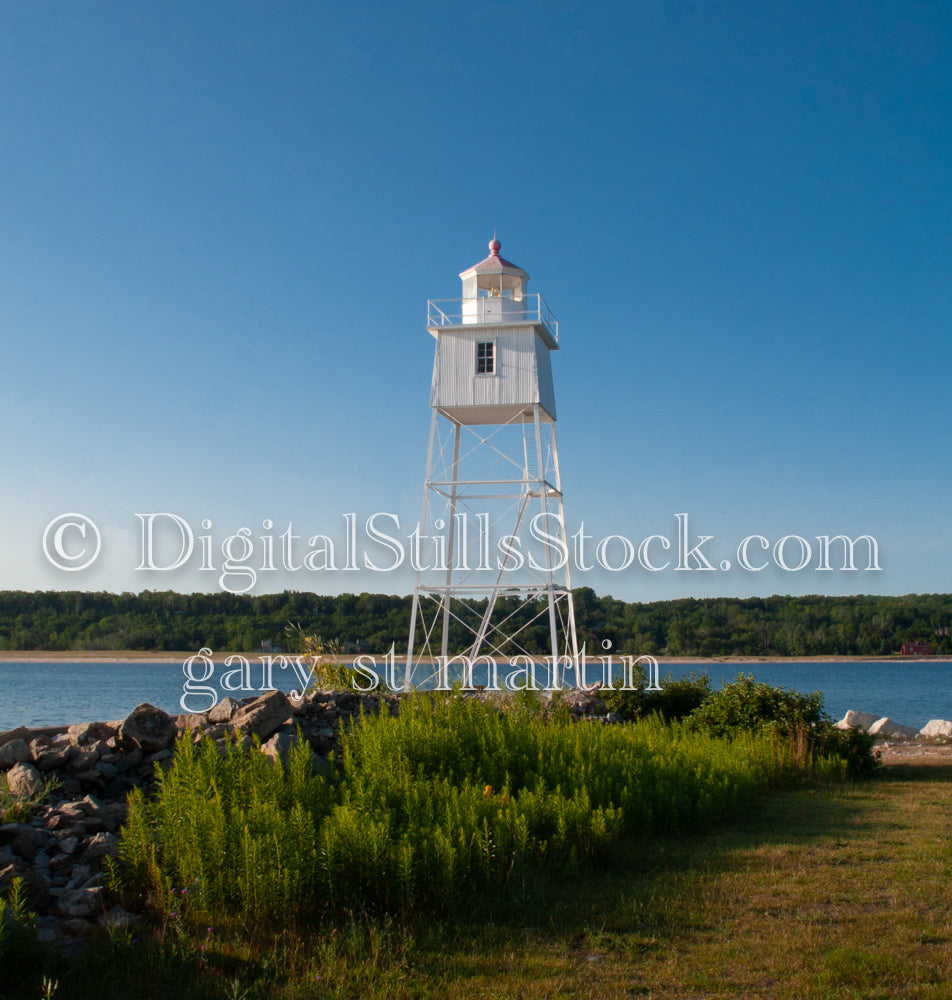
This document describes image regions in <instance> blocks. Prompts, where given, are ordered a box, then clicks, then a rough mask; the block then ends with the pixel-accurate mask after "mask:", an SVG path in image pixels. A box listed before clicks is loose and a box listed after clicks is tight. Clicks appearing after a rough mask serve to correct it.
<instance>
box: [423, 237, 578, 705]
mask: <svg viewBox="0 0 952 1000" xmlns="http://www.w3.org/2000/svg"><path fill="white" fill-rule="evenodd" d="M500 249H501V247H500V243H499V241H498V240H496V239H493V240H492V242H491V243H490V244H489V251H490V252H489V256H488V257H487V258H486V259H485V260H482V261H480V262H479V263H478V264H475V265H474V266H473V267H470V268H468V269H467V270H465V271H463V272H462V273H461V274H460V278H461V279H462V283H463V296H462V298H460V299H448V300H430V302H429V303H428V310H427V330H428V331H429V333H430V334H431V335H432V336H433V337H434V338H435V340H436V356H435V360H434V363H433V385H432V391H431V396H430V405H431V406H432V408H433V419H432V423H431V429H430V445H429V454H428V458H427V473H426V481H425V484H424V496H423V513H422V517H421V520H420V538H419V542H418V544H415V545H414V557H415V559H414V566H415V569H416V581H415V586H414V590H413V605H412V612H411V620H410V635H409V641H408V646H407V663H406V684H407V686H408V687H409V686H419V685H421V684H426V683H427V682H428V680H429V679H430V678H432V677H433V676H435V675H436V672H437V666H438V664H439V661H438V660H437V658H443V659H442V663H443V665H444V666H445V665H446V664H447V658H449V660H450V661H451V662H452V661H453V658H454V657H458V656H461V657H464V658H465V659H466V660H468V661H469V662H476V661H480V660H482V662H484V663H487V664H488V662H489V660H492V661H500V662H509V661H510V660H512V658H513V657H516V656H528V657H530V658H532V661H533V662H544V660H543V658H545V659H548V658H549V657H552V658H553V659H552V660H551V661H550V662H556V661H557V659H561V658H565V657H568V658H570V660H571V662H572V663H576V662H577V656H578V647H577V639H576V633H575V612H574V606H573V603H572V590H571V584H570V579H569V560H568V554H569V549H568V539H567V537H566V528H565V518H564V513H563V507H562V486H561V480H560V477H559V461H558V452H557V449H556V441H555V418H556V410H555V390H554V387H553V383H552V366H551V360H550V359H551V356H552V352H553V351H557V350H558V349H559V338H558V323H557V322H556V319H555V317H554V316H553V315H552V313H551V312H550V311H549V309H548V307H547V306H546V304H545V303H544V302H543V301H542V297H541V296H540V295H530V294H529V293H528V291H527V285H528V282H529V275H528V274H526V272H525V271H524V270H523V269H522V268H521V267H517V266H516V265H515V264H512V263H510V262H509V261H507V260H505V259H504V258H503V257H501V256H500V253H499V251H500ZM434 661H436V664H435V663H434ZM459 662H460V663H462V662H463V661H462V660H460V661H459ZM487 669H488V667H487ZM444 676H445V675H444ZM465 682H466V681H465V679H464V683H465Z"/></svg>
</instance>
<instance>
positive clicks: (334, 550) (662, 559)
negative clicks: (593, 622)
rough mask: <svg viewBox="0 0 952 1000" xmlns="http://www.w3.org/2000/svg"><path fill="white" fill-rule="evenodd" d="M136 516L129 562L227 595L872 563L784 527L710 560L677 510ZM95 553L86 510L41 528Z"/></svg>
mask: <svg viewBox="0 0 952 1000" xmlns="http://www.w3.org/2000/svg"><path fill="white" fill-rule="evenodd" d="M134 517H135V518H136V519H137V522H138V523H137V534H138V549H139V562H138V565H136V566H135V567H134V569H135V570H136V571H138V572H150V573H165V572H170V571H173V570H178V569H183V568H191V569H196V570H197V571H198V572H202V573H215V574H217V577H218V580H217V582H218V585H219V586H220V587H221V588H222V589H223V590H225V591H227V592H229V593H232V594H244V593H248V592H249V591H250V590H252V589H253V588H254V586H255V585H256V584H257V583H258V580H259V576H260V575H261V574H268V573H274V572H278V571H284V572H288V573H297V572H300V571H301V570H305V571H308V572H313V573H329V572H337V571H340V572H345V573H346V572H357V571H361V570H365V571H368V570H369V571H371V572H375V573H390V572H394V571H396V570H399V569H400V568H401V567H403V566H405V565H407V564H409V566H410V567H411V568H412V569H413V570H415V571H416V572H418V573H424V572H445V571H447V570H448V569H451V570H452V571H453V572H462V573H469V572H475V573H500V572H504V573H512V574H515V573H519V572H522V571H531V572H552V571H559V570H562V569H563V568H565V567H570V568H571V570H572V572H583V573H584V572H588V571H590V570H593V569H596V568H598V569H600V570H605V571H607V572H610V573H620V572H624V571H625V570H628V569H631V568H633V567H640V568H641V569H642V570H645V571H646V572H649V573H662V572H665V571H669V570H670V571H673V572H702V573H703V572H717V571H721V572H728V571H729V570H731V569H733V568H734V567H738V568H740V569H741V570H743V571H744V572H746V573H760V572H762V571H763V570H765V569H768V568H769V567H775V568H777V569H780V570H782V571H784V572H787V573H799V572H802V571H804V570H808V569H813V570H814V571H817V572H834V571H840V572H856V571H857V570H858V569H859V568H862V569H863V570H865V571H867V572H878V571H880V570H881V567H880V565H879V543H878V542H877V540H876V539H875V538H874V537H873V536H872V535H869V534H861V535H857V536H855V537H853V536H850V535H845V534H833V535H813V536H811V537H810V538H806V537H805V536H803V535H798V534H785V535H783V536H781V537H780V538H777V539H776V540H771V539H769V538H767V537H766V536H765V535H762V534H757V533H754V534H750V535H747V536H745V537H744V538H742V539H741V540H740V541H739V542H738V543H737V545H736V546H735V545H733V544H732V545H731V547H730V550H729V551H730V555H731V558H718V556H717V555H715V553H714V549H715V548H716V542H715V538H714V536H713V535H701V534H696V535H692V533H691V531H690V527H689V519H688V515H687V514H686V513H682V514H675V515H674V520H675V522H676V525H677V526H676V529H675V531H674V532H672V533H671V534H672V535H673V537H668V535H663V534H658V533H654V534H650V535H647V536H645V537H644V538H642V539H640V540H639V541H637V542H636V541H633V540H632V539H631V538H629V537H627V536H626V535H622V534H610V535H605V536H603V537H601V538H599V539H596V538H594V537H593V536H592V535H590V534H586V532H585V524H584V522H582V523H581V525H580V526H579V528H578V529H577V530H576V531H575V532H574V533H572V534H571V535H569V534H568V532H567V531H565V532H564V533H563V530H562V522H561V520H560V518H559V516H558V515H557V514H554V513H552V512H544V513H538V514H536V515H535V516H533V517H532V518H531V519H530V520H529V522H528V537H527V538H523V537H522V536H519V535H509V534H502V535H494V534H493V532H492V530H491V524H490V518H489V515H488V514H475V515H473V514H468V513H462V512H458V513H456V514H455V515H454V516H453V517H452V518H451V519H450V520H451V524H447V523H446V522H445V521H444V520H442V519H436V520H435V521H434V522H433V531H432V532H430V533H426V532H424V531H423V530H422V529H421V527H420V525H419V523H418V524H417V525H416V526H415V527H414V528H413V530H412V531H410V532H408V533H405V534H401V533H400V532H401V526H400V518H399V517H398V516H397V515H396V514H391V513H387V512H383V511H380V512H377V513H374V514H371V515H370V516H369V517H367V518H366V519H365V520H364V521H363V524H362V526H361V525H359V524H358V518H357V515H356V513H348V514H342V515H341V517H342V518H343V521H344V525H343V537H342V538H341V537H339V536H338V537H337V538H336V539H335V538H334V537H331V535H329V534H308V535H304V534H299V533H296V532H295V530H294V525H293V523H292V522H291V521H288V523H287V527H286V528H285V529H284V530H283V531H280V532H279V531H278V530H277V528H276V527H275V522H274V521H273V519H271V518H265V519H263V520H262V522H261V530H260V531H252V529H251V528H248V527H246V526H242V527H240V528H238V529H237V531H234V532H232V533H231V534H228V535H226V536H225V537H224V538H222V539H220V540H219V539H217V538H216V537H215V532H214V522H213V521H212V520H211V519H209V518H204V519H203V520H202V521H201V522H200V527H199V528H194V527H193V526H192V525H191V524H189V522H188V521H187V520H186V519H185V518H183V517H181V516H180V515H178V514H172V513H168V512H159V513H153V514H135V515H134ZM361 528H362V535H363V538H361V537H360V535H361V530H360V529H361ZM449 539H452V541H449ZM857 546H860V548H859V550H858V551H857ZM101 551H102V535H101V532H100V530H99V528H98V526H97V525H96V523H95V522H94V521H93V520H92V519H91V518H90V517H88V516H86V515H84V514H60V515H59V516H58V517H55V518H53V520H51V521H50V522H49V524H48V525H47V526H46V529H45V531H44V533H43V552H44V555H45V556H46V559H47V560H48V561H49V562H50V563H51V564H52V565H53V566H55V567H56V568H57V569H61V570H66V571H70V572H74V571H78V570H83V569H86V568H87V567H89V566H91V565H92V564H93V563H94V562H95V561H96V560H97V559H98V558H99V555H100V553H101ZM448 553H451V556H450V555H448ZM857 556H864V557H865V563H866V564H865V566H862V567H858V566H857V564H856V559H857ZM450 564H451V565H450Z"/></svg>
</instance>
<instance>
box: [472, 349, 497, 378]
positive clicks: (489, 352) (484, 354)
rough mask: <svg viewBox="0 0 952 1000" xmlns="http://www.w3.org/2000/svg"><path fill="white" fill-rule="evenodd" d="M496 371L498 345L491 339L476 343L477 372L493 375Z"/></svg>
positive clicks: (478, 373)
mask: <svg viewBox="0 0 952 1000" xmlns="http://www.w3.org/2000/svg"><path fill="white" fill-rule="evenodd" d="M495 372H496V345H495V344H494V343H493V342H492V341H491V340H489V341H485V342H484V343H481V344H477V345H476V374H477V375H493V374H495Z"/></svg>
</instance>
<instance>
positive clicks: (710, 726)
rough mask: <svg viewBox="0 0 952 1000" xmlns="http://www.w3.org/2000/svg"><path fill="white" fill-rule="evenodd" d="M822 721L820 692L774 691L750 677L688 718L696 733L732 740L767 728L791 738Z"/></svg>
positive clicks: (721, 692)
mask: <svg viewBox="0 0 952 1000" xmlns="http://www.w3.org/2000/svg"><path fill="white" fill-rule="evenodd" d="M823 719H825V715H824V713H823V695H822V694H821V693H820V692H819V691H814V692H813V693H812V694H800V693H799V692H798V691H789V690H787V689H786V688H782V687H771V686H770V685H769V684H764V683H763V682H762V681H755V680H754V678H753V676H752V675H751V674H738V675H737V677H736V679H735V680H734V681H732V682H731V683H729V684H725V685H724V686H723V687H722V688H720V690H718V691H715V692H713V693H712V694H711V695H710V697H708V698H707V699H705V701H704V703H703V704H702V705H700V706H699V707H698V708H697V709H695V710H694V711H693V712H692V713H691V715H690V717H689V721H690V723H691V725H692V726H693V727H694V728H695V729H699V730H702V731H703V732H707V733H710V734H712V735H713V736H730V735H731V734H733V733H736V732H737V731H738V730H744V731H747V732H755V731H757V730H759V729H761V728H763V727H764V726H765V725H769V726H771V728H773V729H774V731H776V732H777V733H780V734H782V735H784V736H789V735H790V733H792V732H793V731H794V730H795V729H796V728H797V727H799V726H808V727H812V726H815V725H817V724H819V723H820V722H821V721H822V720H823Z"/></svg>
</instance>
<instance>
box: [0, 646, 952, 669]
mask: <svg viewBox="0 0 952 1000" xmlns="http://www.w3.org/2000/svg"><path fill="white" fill-rule="evenodd" d="M196 653H197V650H194V649H192V650H182V651H180V652H169V653H162V652H159V653H157V652H148V651H146V652H143V651H140V650H94V649H83V650H66V651H64V650H59V651H47V650H35V649H34V650H0V663H32V662H36V663H75V662H77V661H82V660H88V661H89V662H92V663H183V662H184V661H185V660H187V659H188V658H189V657H190V656H195V654H196ZM232 655H241V656H244V657H246V658H247V659H249V660H252V661H254V660H256V659H257V658H258V657H259V656H263V655H268V654H263V653H260V652H254V653H241V654H234V653H231V652H229V651H227V650H223V651H220V652H219V651H218V650H216V651H215V652H214V653H213V654H212V659H214V660H216V661H220V660H224V659H225V658H226V657H228V656H232ZM376 655H377V659H378V660H381V659H383V655H384V654H382V653H378V654H376ZM602 655H606V654H602ZM344 659H345V660H350V659H352V657H351V656H349V655H348V656H347V657H344ZM397 659H398V660H401V659H402V657H401V656H398V657H397ZM594 659H595V657H592V656H589V661H593V660H594ZM657 659H658V663H659V664H660V665H661V666H662V667H664V666H666V665H668V664H670V665H672V666H678V665H684V664H701V665H703V666H706V665H708V664H716V663H732V664H734V663H736V664H740V665H743V664H745V663H748V664H755V663H790V664H797V663H895V664H899V665H901V664H904V663H952V657H948V656H907V657H900V656H832V655H831V656H797V657H794V656H791V657H786V656H774V657H771V656H711V657H704V656H659V657H658V658H657Z"/></svg>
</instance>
